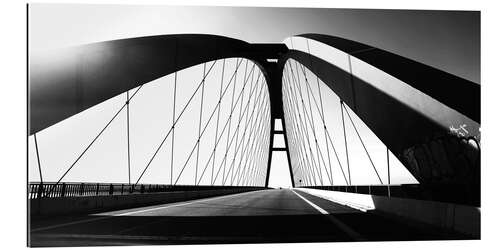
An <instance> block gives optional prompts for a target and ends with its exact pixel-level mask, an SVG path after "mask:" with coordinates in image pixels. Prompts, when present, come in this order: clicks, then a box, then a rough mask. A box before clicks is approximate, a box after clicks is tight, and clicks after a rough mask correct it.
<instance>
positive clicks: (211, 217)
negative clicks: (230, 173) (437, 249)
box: [29, 189, 453, 246]
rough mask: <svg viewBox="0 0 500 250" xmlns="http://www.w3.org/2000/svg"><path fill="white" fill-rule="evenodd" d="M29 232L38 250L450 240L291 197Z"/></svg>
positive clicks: (113, 216)
mask: <svg viewBox="0 0 500 250" xmlns="http://www.w3.org/2000/svg"><path fill="white" fill-rule="evenodd" d="M30 225H31V230H30V235H29V238H30V242H31V246H91V245H94V246H95V245H137V244H199V243H200V244H207V243H209V244H210V243H270V242H327V241H362V240H432V239H444V238H443V237H444V236H443V235H439V234H436V233H432V232H430V231H429V230H421V229H417V228H415V227H412V226H409V225H406V224H404V223H402V222H397V221H393V220H389V219H387V218H383V217H380V216H378V215H375V214H372V213H370V212H366V213H365V212H361V211H358V210H355V209H352V208H349V207H346V206H342V205H339V204H337V203H333V202H331V201H328V200H324V199H321V198H319V197H315V196H312V195H310V194H307V193H304V192H302V191H298V190H292V189H270V190H262V191H254V192H247V193H240V194H234V195H226V196H219V197H214V198H207V199H200V200H194V201H187V202H179V203H171V204H163V205H156V206H148V207H141V208H134V209H127V210H119V211H112V212H106V213H99V214H92V215H86V216H79V217H57V218H45V219H36V220H33V221H31V224H30ZM445 238H446V237H445ZM452 238H453V237H451V238H449V237H448V239H452Z"/></svg>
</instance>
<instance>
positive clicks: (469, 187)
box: [27, 34, 481, 246]
mask: <svg viewBox="0 0 500 250" xmlns="http://www.w3.org/2000/svg"><path fill="white" fill-rule="evenodd" d="M28 140H29V145H30V146H29V152H28V157H29V166H28V167H29V170H30V173H29V180H30V183H29V185H28V194H27V195H28V201H29V210H30V211H29V223H28V224H29V225H28V230H29V234H28V235H29V236H28V237H29V244H30V245H31V246H78V245H121V244H179V243H181V244H186V243H189V244H192V243H260V242H317V241H326V242H330V241H370V240H436V239H478V238H479V237H480V232H479V228H480V140H481V138H480V87H479V84H477V83H474V82H471V81H468V80H465V79H463V78H460V77H458V76H455V75H452V74H450V73H447V72H444V71H442V70H439V69H436V68H433V67H431V66H428V65H425V64H422V63H419V62H416V61H413V60H411V59H409V58H405V57H402V56H400V55H397V54H393V53H391V52H388V51H385V50H382V49H379V48H375V47H372V46H369V45H366V44H363V43H360V42H357V41H351V40H347V39H344V38H340V37H333V36H327V35H321V34H302V35H297V36H293V37H289V38H286V39H285V40H284V41H283V43H281V44H251V43H247V42H244V41H241V40H237V39H233V38H228V37H221V36H215V35H201V34H182V35H180V34H179V35H162V36H151V37H138V38H129V39H122V40H113V41H105V42H99V43H93V44H86V45H82V46H78V47H72V48H66V49H60V50H51V51H44V52H37V53H32V54H30V62H29V137H28ZM277 159H281V160H282V162H285V163H286V166H287V170H286V171H287V172H288V173H289V176H290V178H289V183H290V184H289V185H290V187H286V186H280V187H274V188H273V187H271V185H270V179H271V178H272V177H271V170H272V169H273V170H274V169H276V168H277V167H278V165H279V164H277ZM270 177H271V178H270Z"/></svg>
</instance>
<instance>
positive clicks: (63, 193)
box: [60, 182, 66, 197]
mask: <svg viewBox="0 0 500 250" xmlns="http://www.w3.org/2000/svg"><path fill="white" fill-rule="evenodd" d="M65 195H66V183H65V182H63V184H62V185H61V193H60V196H61V197H64V196H65Z"/></svg>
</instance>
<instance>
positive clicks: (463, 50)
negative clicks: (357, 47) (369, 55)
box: [29, 4, 480, 187]
mask: <svg viewBox="0 0 500 250" xmlns="http://www.w3.org/2000/svg"><path fill="white" fill-rule="evenodd" d="M479 19H480V16H479V12H463V11H462V12H456V11H455V12H446V11H403V10H391V11H389V10H350V9H308V8H257V7H246V8H243V7H182V6H151V5H148V6H140V5H137V6H134V5H126V6H125V5H71V4H32V5H30V8H29V48H30V50H32V51H36V50H46V49H52V48H61V47H67V46H73V45H79V44H85V43H92V42H98V41H106V40H112V39H120V38H129V37H138V36H148V35H162V34H178V33H205V34H217V35H223V36H228V37H233V38H237V39H241V40H244V41H247V42H251V43H279V42H282V41H283V40H284V39H285V38H287V37H289V36H293V35H296V34H301V33H323V34H329V35H333V36H340V37H344V38H348V39H352V40H356V41H359V42H363V43H366V44H369V45H372V46H375V47H379V48H382V49H385V50H388V51H391V52H394V53H397V54H400V55H403V56H406V57H409V58H411V59H414V60H417V61H420V62H422V63H426V64H429V65H431V66H434V67H437V68H440V69H442V70H445V71H447V72H450V73H453V74H456V75H458V76H460V77H463V78H465V79H468V80H471V81H474V82H476V83H478V84H479V83H480V70H479V69H480V64H479V61H480V57H479V51H480V46H479V44H480V40H479V39H480V36H479V34H480V30H479ZM217 67H220V65H218V66H217ZM201 70H202V68H201V66H197V67H196V68H195V69H188V70H186V72H191V73H185V74H182V73H180V74H181V76H182V75H184V76H185V78H183V80H184V81H186V82H195V81H194V79H196V77H198V76H199V75H200V71H201ZM219 74H220V73H219ZM193 75H196V77H195V76H193ZM214 77H215V78H217V75H215V76H214ZM171 80H172V75H170V76H167V77H165V78H162V79H159V80H158V82H161V81H165V82H168V81H171ZM164 85H165V86H163V87H161V88H168V86H167V85H166V84H164ZM151 86H154V85H153V84H152V85H151ZM169 86H171V85H169ZM149 88H150V89H151V88H154V87H149ZM157 88H160V87H157ZM145 89H146V88H145ZM145 91H147V90H145ZM162 91H164V92H165V93H167V92H169V90H168V89H164V90H159V89H157V91H154V90H149V92H150V94H149V97H151V96H155V94H156V95H157V96H156V97H157V98H156V99H155V98H148V97H147V96H148V95H147V94H144V95H142V97H141V95H138V96H137V99H139V100H140V98H142V102H141V103H143V104H142V106H140V105H136V110H137V111H134V110H133V109H134V108H131V111H132V112H133V114H134V115H133V117H134V118H133V119H136V123H141V122H142V124H141V125H137V127H141V128H142V129H143V130H138V131H143V132H141V133H143V134H140V135H141V136H139V135H137V134H136V135H135V139H134V140H135V141H134V142H136V143H137V144H136V145H143V144H139V143H138V142H139V141H144V142H146V141H147V138H154V137H155V136H158V135H161V133H162V132H161V131H162V129H163V128H164V126H168V125H165V122H164V123H162V121H166V120H168V119H169V118H168V119H167V118H166V117H170V116H171V115H169V114H163V112H164V111H163V110H161V109H159V110H155V111H153V110H150V109H149V105H151V104H148V102H152V100H156V101H157V102H159V103H161V104H162V105H164V106H169V105H170V104H169V103H168V102H169V99H167V98H163V99H162V98H158V96H159V97H162V96H161V95H160V94H158V93H160V92H162ZM170 91H171V90H170ZM120 98H121V99H120ZM123 98H124V96H122V95H120V96H118V97H116V98H113V99H112V100H109V101H107V102H106V103H105V104H103V105H99V106H100V107H97V108H94V109H90V110H88V111H85V112H83V113H81V114H79V115H77V116H75V117H73V118H70V119H68V120H66V121H64V122H62V123H61V124H58V125H57V126H53V127H51V128H48V129H46V130H45V131H41V132H40V133H39V135H38V140H39V141H38V143H39V149H40V155H41V161H42V165H43V166H44V170H45V172H44V173H45V176H44V178H46V179H47V180H49V181H50V180H52V181H54V180H56V179H57V176H60V174H61V173H62V172H64V169H65V168H66V167H67V166H68V165H69V164H70V163H71V162H72V159H74V158H75V157H76V156H77V155H78V153H79V152H80V151H81V147H82V145H85V143H86V142H87V141H89V138H91V137H92V136H93V135H94V134H95V133H96V131H98V130H99V128H100V127H102V126H101V125H102V124H103V122H105V121H106V120H107V119H108V117H109V116H110V115H111V114H113V112H114V111H115V110H116V108H117V107H119V106H120V104H121V102H122V101H123ZM138 103H139V102H138ZM138 106H139V107H140V108H138ZM157 106H158V105H157ZM139 110H142V111H145V110H148V112H142V113H143V114H142V116H143V117H140V116H139V118H137V115H135V114H138V113H141V112H139ZM167 113H168V112H167ZM188 113H189V112H188ZM159 114H162V115H159ZM195 117H196V116H195V115H194V112H193V114H192V116H191V118H189V119H187V120H193V119H195ZM124 119H125V118H124V116H122V115H120V116H119V117H118V118H117V121H116V124H117V125H116V127H114V130H111V131H114V132H113V133H112V132H110V133H109V134H108V135H107V136H108V140H104V139H103V140H102V142H100V143H102V144H99V145H101V146H100V147H101V148H100V149H99V148H96V149H93V151H92V152H89V155H91V154H90V153H93V156H92V157H91V156H88V157H89V158H87V156H86V158H85V159H83V161H87V165H90V166H92V168H94V169H95V171H94V174H89V173H91V172H92V171H88V170H89V169H85V168H83V169H82V168H80V167H76V168H75V170H74V171H73V170H72V171H73V172H71V175H69V176H68V178H69V180H86V181H91V180H95V181H103V182H126V181H125V180H126V178H127V176H126V171H125V170H126V169H124V166H126V162H123V161H124V158H123V153H124V152H126V148H124V145H125V144H123V143H118V144H116V143H111V144H108V145H107V146H106V144H104V142H109V141H113V140H112V139H110V138H115V140H119V139H118V138H121V137H122V136H123V131H124V129H125V127H124V124H125V123H124V121H125V120H124ZM161 124H164V125H161ZM193 124H194V123H193ZM193 124H190V125H191V127H192V128H191V129H187V128H186V131H185V134H189V133H190V131H192V130H196V126H192V125H193ZM110 129H111V128H110ZM82 131H85V132H84V133H83V132H82ZM151 140H153V139H151ZM29 143H30V150H31V152H29V155H30V177H29V179H30V181H31V180H35V181H36V180H38V179H39V176H38V172H37V171H36V162H35V158H34V157H33V156H34V152H33V148H34V147H33V138H32V137H30V138H29ZM155 143H156V142H152V144H155ZM117 145H119V146H117ZM96 146H97V145H96ZM186 147H189V146H186ZM134 150H135V151H134V157H133V159H132V161H133V163H134V164H133V165H134V166H137V168H136V169H134V170H133V175H134V177H135V178H137V176H138V175H139V173H140V170H141V169H142V167H141V166H142V165H144V161H146V160H147V158H148V156H149V155H150V154H151V150H152V149H151V147H148V148H146V147H139V146H135V148H134ZM164 150H166V151H168V147H167V148H166V149H164ZM96 152H101V153H96ZM102 152H104V153H102ZM139 152H140V153H139ZM361 153H362V152H361ZM139 155H140V156H139ZM104 156H106V157H108V158H109V159H108V160H106V161H104V160H103V157H104ZM159 158H161V157H159ZM113 159H114V160H116V161H113ZM283 159H284V157H283V155H280V156H277V157H276V158H274V157H273V166H276V167H274V168H272V170H271V172H272V175H271V178H270V183H271V186H285V187H286V186H289V185H290V180H289V175H288V173H289V172H288V169H287V165H286V162H285V163H284V162H283ZM168 161H169V160H168V159H167V158H164V159H162V160H158V161H155V164H156V165H154V166H152V173H150V174H148V175H147V176H146V177H145V178H146V180H145V181H147V182H150V183H151V182H154V183H158V182H160V183H168V179H169V176H168V173H167V172H168V168H166V167H165V166H166V165H168V164H167V163H168ZM113 162H114V163H115V164H116V165H119V167H117V166H115V167H113V168H112V167H108V168H106V169H107V170H103V169H102V168H105V166H109V165H112V164H113ZM84 165H85V164H84ZM155 166H156V167H155ZM51 169H52V170H51ZM118 169H119V170H118ZM99 171H109V174H110V175H112V174H114V175H115V176H116V179H109V178H106V177H104V175H103V174H101V175H96V173H99ZM155 171H156V172H155ZM118 172H119V173H120V174H116V173H118ZM148 173H149V172H148ZM186 176H189V174H188V175H186ZM148 178H149V179H148Z"/></svg>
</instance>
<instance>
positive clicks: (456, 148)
mask: <svg viewBox="0 0 500 250" xmlns="http://www.w3.org/2000/svg"><path fill="white" fill-rule="evenodd" d="M284 43H286V44H287V46H288V48H289V49H290V50H289V51H288V53H286V54H285V55H284V56H283V57H282V58H281V59H280V62H279V69H280V70H279V72H281V73H282V74H283V76H282V78H283V82H284V83H283V84H284V85H285V82H286V79H285V74H286V70H287V69H286V65H287V63H289V62H290V61H295V62H298V63H299V64H300V65H302V67H304V69H307V70H309V71H311V72H312V73H313V74H314V76H315V77H318V78H319V79H320V80H321V81H322V82H323V83H325V84H326V86H327V88H328V89H329V90H330V91H333V93H335V95H337V96H338V97H339V98H340V100H341V103H342V104H341V105H344V108H343V109H342V110H345V112H348V111H347V107H348V108H349V110H350V111H351V112H352V113H353V114H355V115H356V116H357V117H359V118H360V119H361V121H362V122H363V123H364V124H366V125H367V126H368V128H369V129H370V130H371V131H372V132H373V133H374V134H375V135H376V136H377V137H378V138H379V139H380V140H381V141H382V142H383V144H385V145H386V146H387V148H388V150H390V151H391V152H393V153H394V155H395V156H396V157H397V158H398V159H399V160H400V161H401V162H402V163H403V164H404V166H405V167H406V168H407V169H408V170H409V171H410V172H411V173H412V174H413V176H415V178H417V180H418V181H419V182H420V186H425V187H426V188H428V189H429V190H428V191H430V190H432V189H434V191H436V190H438V189H441V190H444V189H446V191H444V193H448V194H453V197H455V198H457V197H459V196H460V195H462V194H464V193H466V194H467V195H466V196H467V198H466V199H461V200H467V199H469V200H474V201H475V202H476V203H477V202H478V200H479V140H480V133H479V126H480V124H479V121H480V101H479V98H480V94H479V92H480V89H479V85H478V84H476V83H473V82H470V81H467V80H465V79H462V78H459V77H457V76H454V75H452V74H449V73H447V72H443V71H440V70H438V69H435V68H432V67H430V66H427V65H424V64H421V63H418V62H415V61H413V60H410V59H408V58H404V57H402V56H399V55H395V54H393V53H390V52H387V51H384V50H381V49H378V48H374V47H371V46H368V45H365V44H361V43H358V42H355V41H350V40H347V39H343V38H339V37H332V36H327V35H321V34H303V35H298V36H295V37H290V38H287V39H286V40H285V41H284ZM296 70H297V71H300V67H299V68H296ZM284 71H285V72H284ZM297 73H298V72H295V74H297ZM290 81H291V80H290ZM306 81H307V80H306ZM313 81H316V80H315V79H314V80H313ZM301 84H306V83H305V82H302V83H301ZM315 84H316V83H315ZM304 88H305V87H304ZM283 89H284V90H283V91H285V86H283ZM295 101H296V102H300V100H295ZM318 105H319V104H318ZM313 106H314V105H313ZM285 112H286V111H285ZM343 115H346V117H345V119H348V117H347V114H343ZM320 116H321V115H320ZM297 117H298V116H297ZM349 118H350V117H349ZM304 119H305V118H304ZM346 122H347V121H346ZM347 123H348V122H347ZM320 126H322V125H320ZM457 128H458V129H459V128H466V132H467V133H463V131H458V132H457ZM321 130H322V128H321V129H320V130H319V131H321ZM356 132H357V131H356ZM321 133H323V132H322V131H321ZM341 138H342V137H341ZM313 139H315V138H313ZM363 146H364V145H363ZM440 153H442V154H440ZM388 154H389V153H388ZM370 160H371V159H370ZM318 161H319V160H318ZM332 161H333V158H332ZM311 167H312V166H311ZM291 172H293V171H291ZM318 172H320V171H318ZM309 183H310V182H309ZM309 185H311V184H309ZM318 185H319V184H318ZM321 185H323V184H321ZM324 185H327V184H324ZM346 185H350V183H348V184H346Z"/></svg>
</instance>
